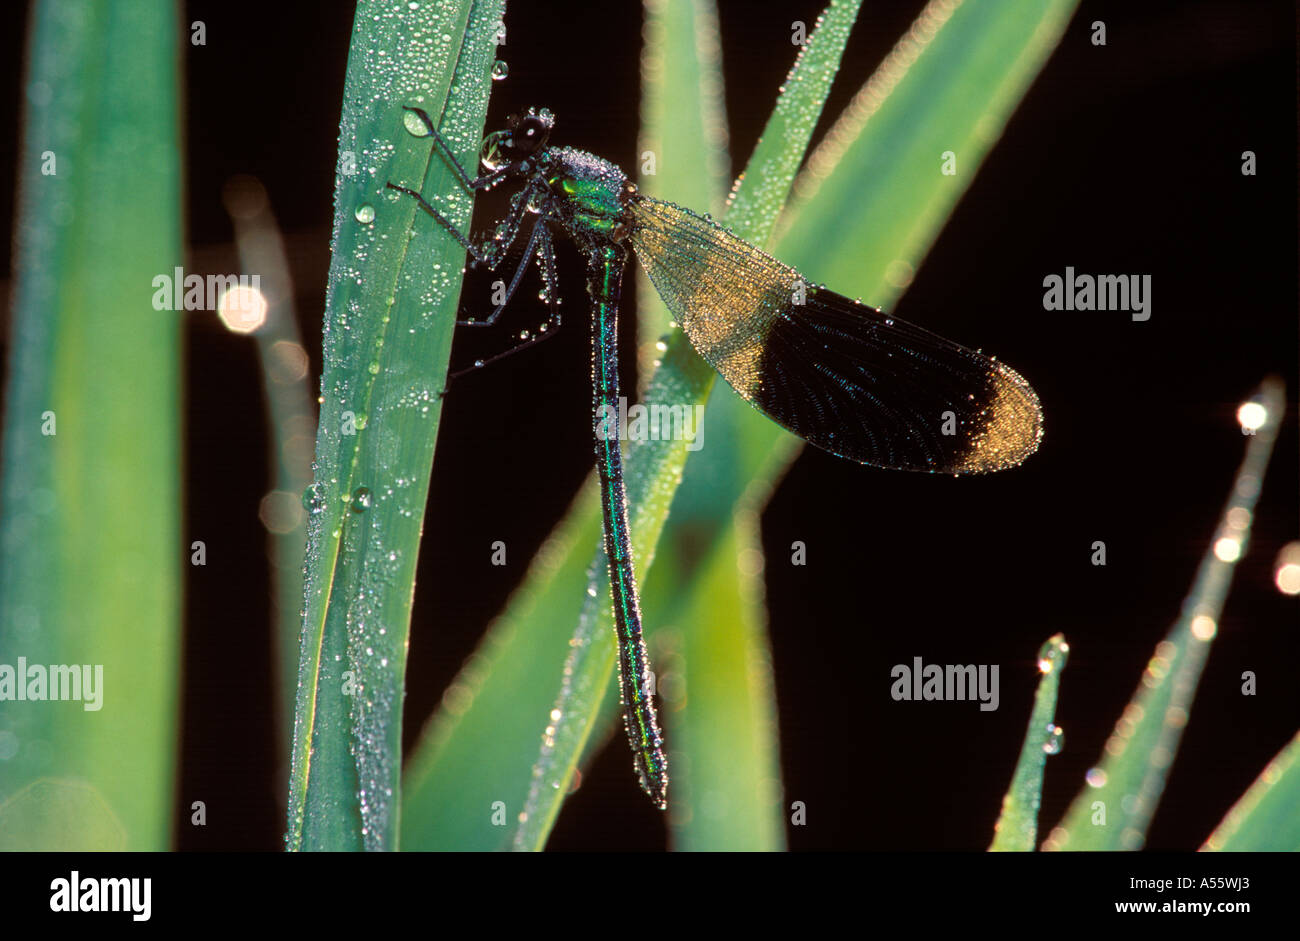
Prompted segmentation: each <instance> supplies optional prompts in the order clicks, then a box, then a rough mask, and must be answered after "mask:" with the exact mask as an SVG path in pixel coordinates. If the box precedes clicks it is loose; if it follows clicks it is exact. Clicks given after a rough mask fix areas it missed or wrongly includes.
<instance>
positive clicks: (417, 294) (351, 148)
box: [288, 0, 502, 849]
mask: <svg viewBox="0 0 1300 941" xmlns="http://www.w3.org/2000/svg"><path fill="white" fill-rule="evenodd" d="M501 16H502V6H501V0H477V2H472V0H462V2H459V3H442V4H427V3H424V4H419V5H414V6H413V5H408V4H407V3H396V2H378V0H376V2H363V3H361V4H359V6H358V8H357V16H356V20H355V25H354V29H353V40H352V49H351V53H350V55H349V60H348V71H347V78H346V83H345V87H344V102H343V116H342V122H341V129H340V165H339V170H340V173H339V177H338V180H337V184H336V189H335V220H334V232H335V238H334V245H333V260H332V263H331V266H330V275H329V288H328V295H327V300H326V308H327V309H326V314H325V339H324V373H323V375H322V377H321V392H322V398H323V401H322V403H321V415H320V427H319V430H318V432H317V438H316V467H315V470H316V479H315V482H314V483H313V484H312V488H311V493H310V494H309V496H308V498H307V502H308V504H309V506H310V514H309V519H308V524H307V553H306V558H307V573H306V581H305V596H306V603H305V610H306V615H305V618H304V624H303V643H302V659H301V664H300V668H299V698H298V704H297V709H296V716H295V727H294V744H293V754H292V772H291V775H290V786H289V835H288V845H289V847H290V848H291V849H362V848H366V849H392V848H395V846H396V844H397V834H398V807H399V803H398V802H399V800H400V787H399V780H398V778H399V772H400V768H401V712H402V698H403V696H402V688H403V677H404V674H405V669H406V646H407V637H408V633H409V626H410V610H411V596H412V592H413V588H414V579H415V563H416V555H417V552H418V550H419V542H420V530H421V526H422V522H423V519H424V507H425V499H426V497H427V494H428V486H429V474H430V470H431V467H432V461H433V450H434V444H435V442H436V440H437V431H438V420H439V416H440V414H441V407H440V393H441V391H442V389H443V387H444V384H445V377H446V370H447V359H448V355H449V353H450V349H451V338H452V332H453V329H454V323H455V316H456V307H457V304H458V302H459V298H460V281H461V271H462V269H463V267H464V260H465V250H464V248H463V247H462V246H461V245H460V244H459V243H458V242H456V240H455V239H454V238H453V237H452V236H451V235H450V234H449V233H448V232H446V231H445V230H444V229H442V228H441V227H440V226H439V225H438V224H437V223H436V222H435V221H434V220H432V219H430V218H429V217H428V216H427V215H426V214H425V213H423V212H421V211H418V206H417V204H416V203H415V201H414V200H413V199H411V198H410V197H401V198H399V194H397V193H396V192H395V191H392V190H385V183H386V182H387V181H389V180H391V181H393V182H396V183H400V184H403V185H406V186H409V187H412V188H415V189H419V190H420V191H421V192H423V193H424V195H425V197H426V198H428V199H429V200H430V201H431V202H433V203H434V204H435V205H438V206H439V207H440V208H442V209H443V210H444V213H445V215H446V216H447V217H448V218H449V219H450V220H451V221H452V223H453V224H455V225H457V226H459V227H461V228H462V229H464V228H467V227H468V222H469V215H470V209H471V204H472V200H471V197H470V196H469V194H467V193H466V192H465V190H464V187H463V186H462V185H461V183H460V182H459V180H458V179H457V177H456V176H455V174H454V171H453V170H452V168H451V167H450V166H449V164H448V163H447V161H446V159H445V157H444V156H443V155H442V153H441V152H435V151H434V150H433V142H432V139H431V138H429V137H427V136H420V135H423V134H424V131H423V129H422V128H421V127H420V126H419V124H418V123H417V122H412V121H408V120H407V114H408V113H407V112H404V111H403V109H402V106H403V105H407V104H411V105H417V106H419V107H421V108H423V109H425V110H426V111H427V112H428V113H429V115H430V117H431V118H432V119H433V121H434V123H435V124H436V125H437V126H438V127H439V128H440V130H441V133H442V134H443V136H444V137H445V138H446V139H447V141H448V143H449V144H450V145H451V147H452V149H453V150H454V151H455V152H456V154H457V156H458V158H459V159H460V161H461V163H462V165H463V166H466V167H469V168H471V169H473V168H475V167H477V165H478V164H477V152H478V146H479V142H480V141H481V139H482V130H483V121H484V116H485V114H486V110H487V97H488V89H489V86H490V82H491V79H490V75H491V68H492V63H493V60H494V58H495V47H496V43H495V40H496V36H497V33H498V30H499V24H500V22H501ZM408 131H409V133H408Z"/></svg>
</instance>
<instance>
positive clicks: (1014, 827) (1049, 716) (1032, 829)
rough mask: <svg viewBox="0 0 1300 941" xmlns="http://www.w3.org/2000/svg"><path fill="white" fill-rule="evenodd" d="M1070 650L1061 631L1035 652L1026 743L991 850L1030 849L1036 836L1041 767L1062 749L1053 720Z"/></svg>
mask: <svg viewBox="0 0 1300 941" xmlns="http://www.w3.org/2000/svg"><path fill="white" fill-rule="evenodd" d="M1069 653H1070V645H1069V644H1067V643H1066V642H1065V635H1064V634H1056V635H1053V636H1052V637H1050V638H1048V639H1047V642H1046V643H1044V644H1043V646H1042V648H1041V649H1040V650H1039V651H1038V672H1039V673H1041V674H1042V678H1041V679H1040V680H1039V681H1038V690H1037V691H1036V692H1035V693H1034V709H1033V712H1032V714H1031V715H1030V717H1029V729H1028V731H1026V732H1025V743H1024V745H1022V746H1021V748H1020V758H1019V760H1018V761H1017V762H1016V770H1015V774H1014V775H1012V778H1011V787H1010V788H1009V789H1008V790H1007V793H1006V794H1005V795H1004V796H1003V798H1002V813H1001V815H1000V816H999V817H998V822H997V823H996V824H994V826H993V834H994V836H993V845H992V846H990V847H989V851H990V852H994V853H1005V852H1021V853H1029V852H1033V849H1034V843H1035V841H1036V840H1037V839H1038V808H1039V805H1040V804H1041V802H1042V799H1043V768H1044V767H1045V766H1046V764H1047V756H1048V755H1054V754H1056V753H1057V752H1058V751H1060V750H1061V729H1060V727H1059V726H1057V725H1056V724H1055V723H1054V722H1053V721H1052V720H1053V719H1054V718H1055V716H1056V699H1057V694H1058V693H1059V692H1060V688H1061V671H1063V670H1064V669H1065V661H1066V658H1067V657H1068V656H1069Z"/></svg>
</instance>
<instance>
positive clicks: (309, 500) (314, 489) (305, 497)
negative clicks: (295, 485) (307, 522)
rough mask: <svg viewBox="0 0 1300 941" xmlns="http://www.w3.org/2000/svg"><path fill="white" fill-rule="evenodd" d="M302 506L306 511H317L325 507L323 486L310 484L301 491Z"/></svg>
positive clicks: (313, 512)
mask: <svg viewBox="0 0 1300 941" xmlns="http://www.w3.org/2000/svg"><path fill="white" fill-rule="evenodd" d="M302 508H303V509H304V510H306V511H307V512H308V513H312V514H315V513H319V512H320V511H321V510H323V509H325V488H324V487H322V486H321V485H320V484H312V485H311V486H309V487H308V488H307V489H306V490H304V491H303V492H302Z"/></svg>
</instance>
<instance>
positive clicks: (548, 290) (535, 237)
mask: <svg viewBox="0 0 1300 941" xmlns="http://www.w3.org/2000/svg"><path fill="white" fill-rule="evenodd" d="M534 245H535V246H536V251H537V259H538V267H539V270H540V271H541V272H542V281H543V283H544V285H545V298H546V306H547V309H548V310H549V311H550V313H549V314H548V315H547V317H546V320H545V321H544V322H543V323H542V325H541V326H540V327H538V328H537V332H536V333H535V334H533V335H532V336H530V337H527V338H526V339H524V340H523V341H522V342H520V343H516V344H515V345H514V346H512V347H510V348H509V349H507V350H502V351H501V352H500V353H497V354H495V355H493V356H489V357H488V358H487V359H479V360H475V361H474V365H472V366H468V367H466V368H465V369H458V370H457V371H456V372H454V373H450V374H449V375H448V376H447V385H448V386H450V385H451V381H452V380H453V379H455V378H456V377H457V376H463V375H465V374H466V373H471V372H474V371H475V370H476V369H482V368H483V367H484V366H487V365H489V364H490V363H495V362H496V361H497V360H501V359H505V358H506V357H507V356H510V355H512V354H514V353H518V352H519V351H520V350H526V349H527V348H528V347H530V346H534V345H536V344H538V343H541V342H542V341H543V340H548V339H550V338H551V337H553V336H555V334H557V333H559V332H560V322H561V321H560V296H559V292H558V290H557V287H558V282H557V280H556V276H555V245H554V243H553V242H552V240H551V230H550V229H549V228H547V225H546V220H545V217H543V218H542V219H538V220H537V223H536V224H535V225H534V226H533V234H532V236H531V237H530V238H529V240H528V248H529V252H532V251H533V247H534ZM528 261H529V258H528V256H527V255H525V257H524V260H523V261H522V262H520V264H519V268H518V269H517V270H516V281H517V280H518V274H519V272H520V271H522V270H523V269H524V268H526V267H527V265H528ZM513 292H514V287H513V286H512V287H511V293H513ZM506 300H509V297H508V296H507V298H506ZM504 306H505V305H504V304H503V305H501V307H498V308H497V309H496V311H494V312H493V317H495V316H496V315H497V314H499V313H500V312H501V309H502V308H503V307H504ZM475 323H476V324H479V325H486V321H475ZM446 393H447V390H446V388H444V389H443V390H442V394H443V395H446Z"/></svg>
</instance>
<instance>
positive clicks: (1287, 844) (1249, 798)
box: [1201, 733, 1300, 853]
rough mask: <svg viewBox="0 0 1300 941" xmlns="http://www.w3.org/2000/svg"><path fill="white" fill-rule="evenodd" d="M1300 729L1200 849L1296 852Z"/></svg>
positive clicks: (1299, 845)
mask: <svg viewBox="0 0 1300 941" xmlns="http://www.w3.org/2000/svg"><path fill="white" fill-rule="evenodd" d="M1298 761H1300V733H1297V735H1296V737H1295V738H1293V739H1291V741H1290V742H1289V743H1288V744H1287V746H1286V747H1285V748H1283V749H1282V750H1281V751H1280V752H1278V755H1277V757H1276V758H1274V759H1273V760H1272V761H1270V762H1269V763H1268V766H1267V767H1266V768H1265V769H1264V770H1263V772H1261V773H1260V776H1259V777H1258V778H1256V779H1255V783H1254V784H1252V785H1251V786H1250V788H1249V789H1248V790H1247V791H1246V793H1245V794H1243V795H1242V797H1241V800H1239V801H1237V803H1235V804H1233V806H1232V809H1231V810H1229V811H1228V814H1227V816H1226V817H1224V818H1223V822H1222V823H1220V824H1219V825H1218V826H1217V827H1215V828H1214V832H1213V833H1211V834H1210V838H1209V839H1208V840H1206V841H1205V845H1204V846H1202V847H1201V849H1203V850H1225V851H1227V852H1233V853H1241V852H1258V851H1265V852H1288V853H1295V852H1300V814H1297V813H1296V807H1300V770H1297V767H1296V766H1297V763H1298Z"/></svg>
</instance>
